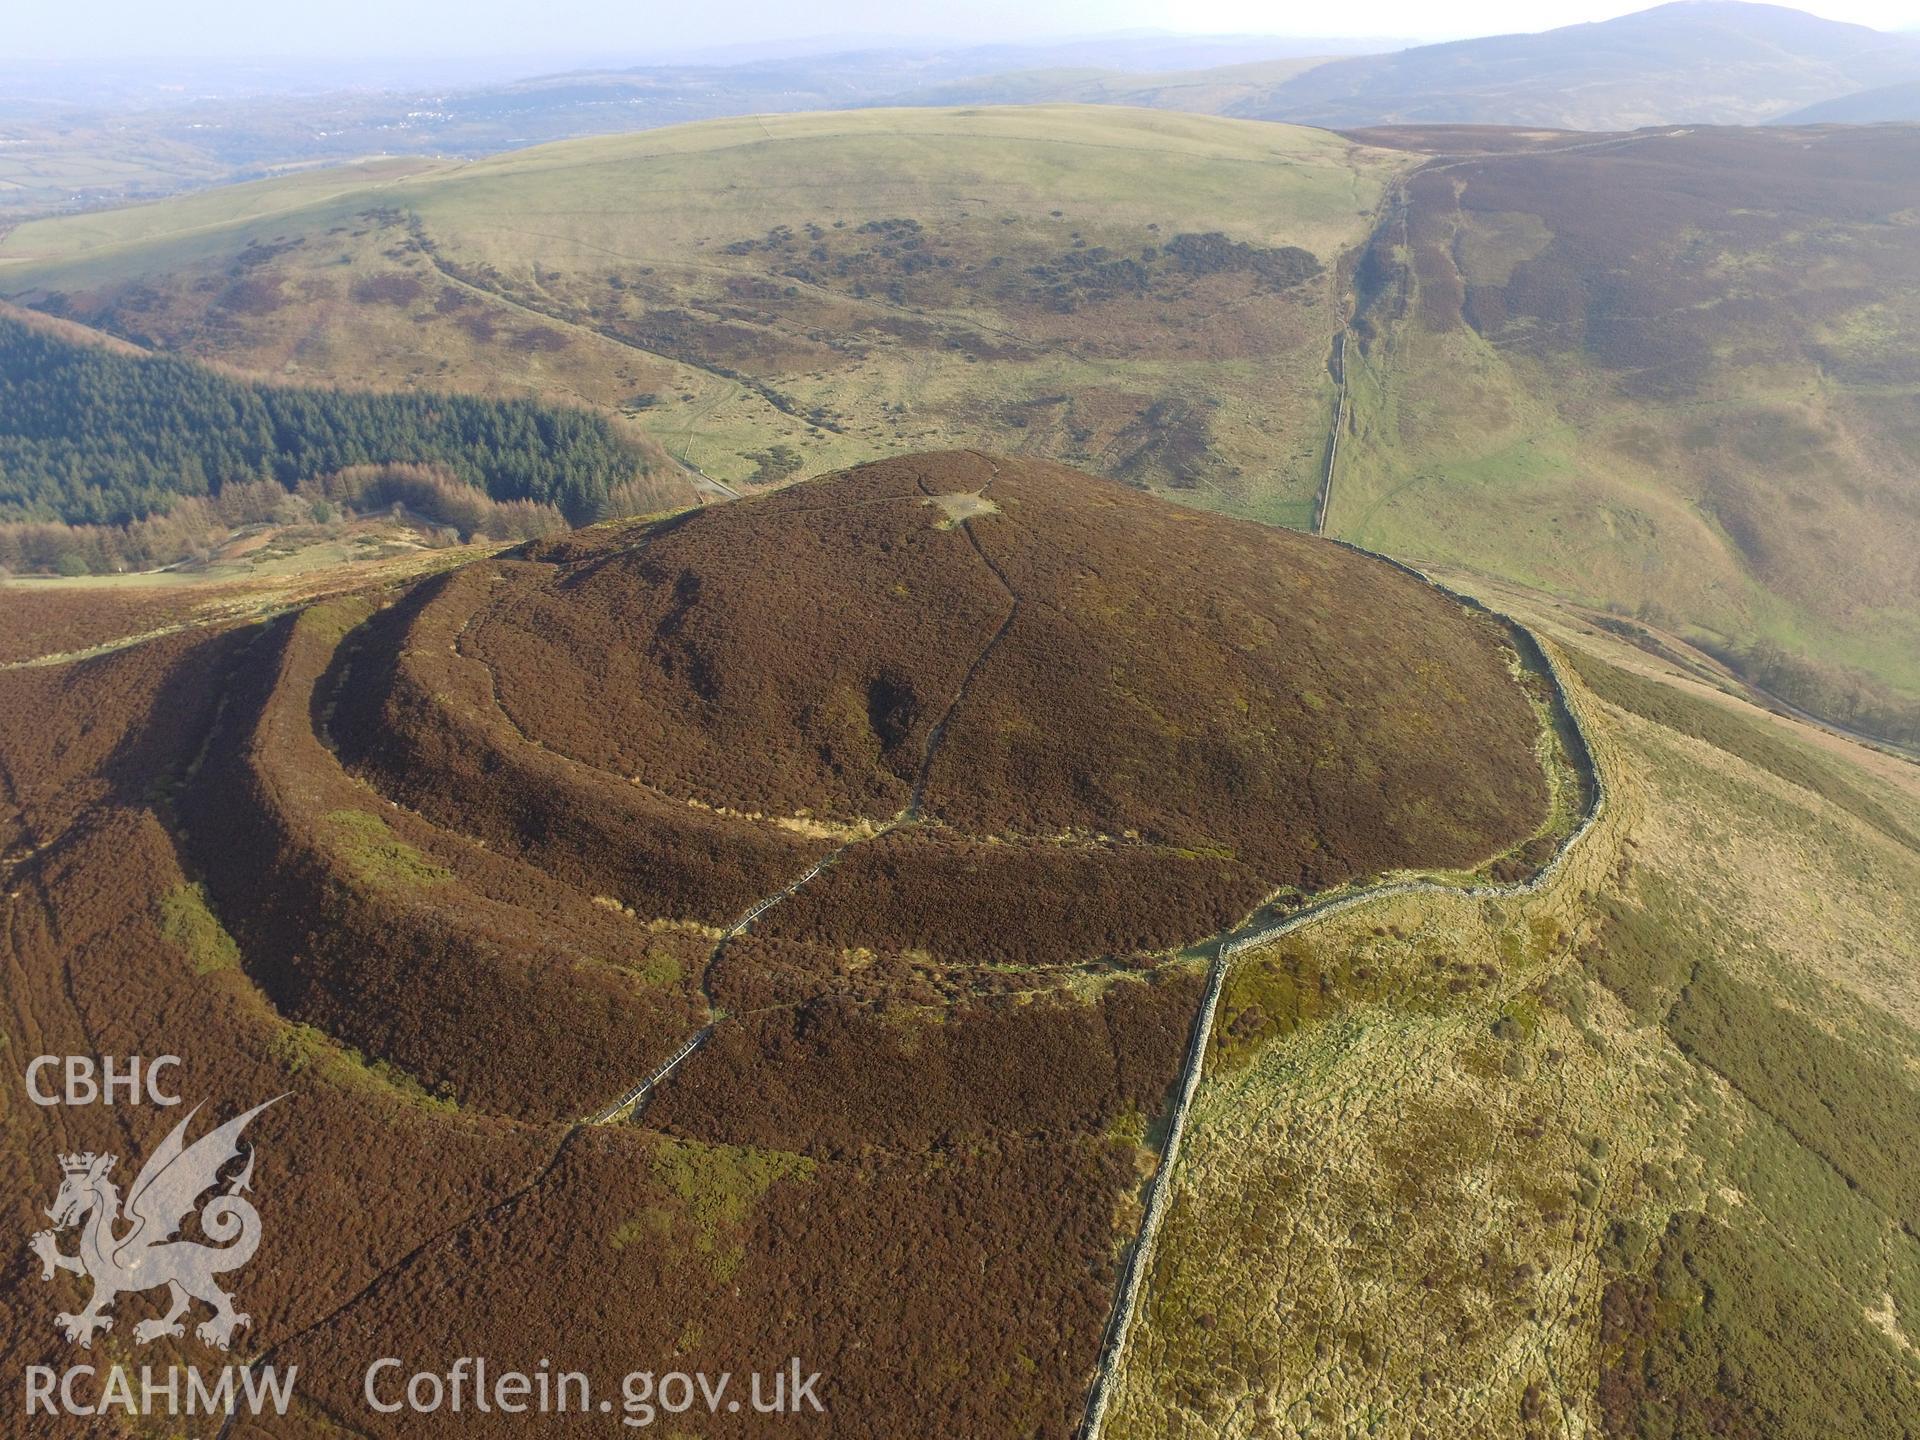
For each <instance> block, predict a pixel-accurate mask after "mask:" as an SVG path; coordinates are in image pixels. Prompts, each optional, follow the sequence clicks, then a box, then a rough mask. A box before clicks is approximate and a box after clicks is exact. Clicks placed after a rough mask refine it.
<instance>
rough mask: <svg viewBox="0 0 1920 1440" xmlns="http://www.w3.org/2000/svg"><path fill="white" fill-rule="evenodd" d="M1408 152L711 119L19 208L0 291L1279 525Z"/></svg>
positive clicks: (1092, 125) (697, 451) (412, 380)
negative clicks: (1346, 272) (919, 453)
mask: <svg viewBox="0 0 1920 1440" xmlns="http://www.w3.org/2000/svg"><path fill="white" fill-rule="evenodd" d="M1410 163H1412V157H1408V156H1405V155H1400V154H1394V153H1389V152H1376V151H1373V150H1369V149H1367V148H1366V147H1363V146H1358V145H1355V144H1353V143H1351V142H1349V141H1346V140H1342V139H1340V138H1339V137H1337V136H1333V135H1329V134H1326V133H1324V132H1320V131H1308V130H1298V129H1293V128H1290V127H1281V126H1272V125H1261V124H1253V123H1248V122H1237V121H1227V120H1211V119H1199V118H1193V117H1188V116H1179V115H1170V114H1162V113H1156V112H1148V111H1138V110H1121V109H1107V108H1100V109H1096V108H1071V107H1043V108H1037V109H1022V110H971V111H969V110H953V111H934V110H916V111H890V112H883V111H872V112H860V113H854V114H836V115H804V116H788V117H783V118H777V119H775V118H768V119H748V120H730V121H720V122H714V123H712V124H705V125H697V126H688V127H685V128H681V129H674V130H664V131H657V132H652V133H649V134H645V135H637V136H624V137H620V138H615V139H601V140H588V141H578V142H572V143H569V144H565V145H557V146H549V147H544V148H541V149H535V150H529V151H524V152H520V153H516V154H512V155H506V156H501V157H497V158H495V159H492V160H489V161H485V162H483V163H479V164H474V165H465V166H445V167H441V168H437V169H434V170H432V171H430V172H428V173H424V174H409V173H405V172H404V171H402V170H398V169H396V168H394V167H369V168H367V169H363V170H360V171H353V170H348V171H334V172H326V173H325V175H324V176H323V175H303V176H300V177H298V178H297V179H289V180H284V181H272V182H263V183H260V184H256V185H246V186H237V187H233V188H231V189H227V190H220V191H214V192H209V193H205V194H201V195H197V196H193V197H189V198H187V199H183V200H179V201H175V202H170V203H166V204H161V205H155V206H149V207H143V208H139V209H133V210H124V211H114V212H106V213H103V214H98V215H89V216H78V217H73V218H70V219H63V220H57V221H49V222H42V223H36V224H31V225H25V226H22V227H20V228H19V229H17V230H15V231H13V232H12V233H11V234H10V235H8V236H6V237H5V240H4V241H3V242H0V289H4V290H5V291H6V292H7V293H9V294H11V295H14V296H18V297H22V298H25V299H26V300H28V301H29V302H30V303H33V304H35V305H37V306H39V307H40V308H43V309H51V310H55V311H57V312H60V313H66V314H70V315H72V316H74V317H76V318H80V319H84V320H86V321H88V322H89V323H92V324H96V325H100V326H102V327H104V328H106V329H108V330H110V331H113V332H114V333H116V334H120V335H125V336H128V337H134V338H138V339H141V340H143V341H148V342H151V343H154V344H157V345H160V346H164V347H166V348H169V349H176V350H180V351H184V352H186V353H189V354H197V355H205V356H218V357H220V358H223V359H225V360H228V361H231V362H234V363H239V364H244V365H247V366H249V367H251V368H255V369H258V370H261V371H265V372H271V373H279V374H287V375H293V376H305V377H313V378H335V377H345V376H352V377H355V378H356V379H357V380H358V381H360V382H362V383H370V384H383V385H392V386H401V387H405V386H422V387H427V386H434V387H439V386H448V387H455V388H463V389H476V390H480V391H482V392H485V393H490V394H525V393H527V392H528V391H529V390H531V391H533V392H535V393H537V394H541V395H544V396H548V397H551V398H564V399H572V400H582V401H586V402H589V403H593V404H597V405H600V406H603V407H606V408H608V409H610V410H616V411H625V412H626V413H628V414H629V415H631V416H632V417H633V418H634V419H635V421H636V422H637V423H638V424H639V425H640V426H642V427H643V428H644V429H645V430H646V431H647V432H648V433H650V434H652V435H653V436H654V437H656V438H657V439H658V440H660V441H661V442H662V443H663V444H665V445H666V446H667V447H668V448H669V449H670V450H672V451H673V452H674V453H675V454H676V455H678V456H680V457H682V458H683V459H685V460H686V461H687V462H689V463H690V464H692V465H695V466H697V467H699V468H700V469H701V470H703V471H705V472H707V473H709V474H711V475H714V476H717V477H718V478H720V479H722V480H726V481H730V482H734V483H736V484H737V483H740V482H748V481H764V480H767V479H772V478H784V477H785V476H786V475H788V474H790V473H792V472H794V471H796V470H797V469H799V468H800V463H801V452H804V455H805V463H806V466H807V468H809V469H817V468H822V467H826V466H830V465H832V464H835V463H841V462H850V461H854V460H860V459H866V458H869V457H871V456H873V455H875V454H885V453H888V452H897V451H903V450H910V449H918V448H925V447H927V446H929V445H944V444H985V443H991V444H994V445H996V446H998V447H1000V448H1003V449H1008V450H1012V451H1014V452H1017V453H1022V454H1031V455H1036V456H1040V457H1045V458H1050V459H1058V460H1063V461H1069V462H1073V463H1078V464H1081V465H1084V466H1088V467H1091V468H1094V469H1098V470H1101V471H1104V472H1106V473H1108V474H1112V475H1116V476H1120V477H1122V478H1126V479H1130V480H1133V481H1136V482H1138V483H1142V484H1146V485H1150V486H1154V487H1161V488H1168V489H1176V490H1180V491H1182V492H1184V493H1186V494H1188V495H1189V496H1191V497H1192V498H1194V499H1196V500H1200V501H1202V502H1203V503H1208V504H1213V505H1217V506H1221V507H1225V508H1230V509H1234V510H1237V511H1242V512H1245V513H1251V514H1256V515H1261V516H1264V517H1266V518H1269V519H1275V520H1284V521H1289V522H1292V523H1304V521H1305V519H1306V516H1307V514H1308V513H1309V510H1310V506H1311V500H1312V494H1313V490H1314V487H1315V485H1316V483H1317V480H1318V472H1319V470H1320V468H1321V461H1322V446H1323V444H1324V441H1325V434H1324V431H1325V425H1324V417H1325V415H1326V414H1327V413H1328V412H1329V409H1330V406H1331V404H1332V395H1333V382H1332V379H1331V376H1330V375H1329V372H1328V368H1327V367H1328V359H1329V356H1330V353H1331V349H1332V345H1333V339H1334V335H1335V333H1336V332H1337V331H1338V329H1339V328H1340V324H1341V315H1340V302H1339V297H1340V292H1341V289H1342V282H1341V277H1340V275H1339V264H1340V258H1341V256H1342V255H1344V254H1347V253H1349V252H1350V251H1352V250H1354V249H1355V248H1356V247H1357V246H1358V245H1360V244H1361V243H1362V241H1363V239H1364V237H1365V234H1366V231H1367V227H1368V225H1369V224H1370V221H1371V216H1372V212H1373V209H1374V207H1375V205H1376V204H1377V203H1378V200H1379V198H1380V195H1381V193H1382V191H1383V188H1384V186H1385V184H1386V183H1387V181H1388V180H1389V179H1390V178H1391V177H1392V176H1393V175H1394V174H1396V173H1397V172H1398V171H1400V170H1402V169H1404V168H1405V167H1406V166H1407V165H1409V164H1410ZM356 179H359V180H360V182H361V183H359V184H357V185H356V184H355V183H354V182H355V180H356Z"/></svg>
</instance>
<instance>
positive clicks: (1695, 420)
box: [1328, 126, 1920, 741]
mask: <svg viewBox="0 0 1920 1440" xmlns="http://www.w3.org/2000/svg"><path fill="white" fill-rule="evenodd" d="M1362 138H1366V139H1369V140H1371V141H1373V142H1375V143H1383V144H1384V143H1393V144H1406V145H1411V146H1414V147H1416V148H1418V149H1424V150H1426V151H1429V152H1430V153H1432V154H1433V155H1434V156H1435V158H1433V159H1432V160H1431V161H1429V163H1428V164H1427V165H1426V166H1424V167H1423V168H1422V169H1420V170H1419V171H1417V172H1416V173H1415V174H1414V175H1413V176H1412V177H1411V178H1410V179H1409V180H1408V181H1407V182H1406V183H1405V184H1404V186H1402V187H1400V188H1399V189H1397V190H1396V192H1395V195H1394V197H1393V200H1392V201H1391V202H1390V203H1389V204H1388V205H1387V206H1386V207H1385V208H1384V209H1383V212H1382V221H1381V224H1380V226H1379V228H1378V229H1377V231H1376V232H1375V235H1374V238H1373V241H1372V244H1371V246H1370V249H1369V252H1368V255H1367V257H1366V258H1365V259H1364V260H1363V261H1362V262H1361V264H1360V265H1359V266H1358V267H1357V272H1356V275H1357V280H1356V284H1357V291H1358V294H1357V306H1358V318H1357V321H1356V325H1355V341H1356V343H1355V344H1354V345H1352V346H1351V347H1349V351H1348V354H1349V358H1350V359H1351V361H1352V363H1351V364H1350V365H1349V367H1348V378H1349V381H1350V391H1349V393H1350V397H1351V405H1350V407H1349V412H1348V413H1349V415H1350V416H1351V432H1350V433H1349V434H1348V435H1347V436H1345V437H1344V442H1343V444H1342V446H1341V450H1340V474H1339V477H1338V480H1337V483H1336V487H1335V496H1334V500H1333V504H1332V507H1331V509H1330V512H1329V516H1328V524H1329V529H1330V531H1331V532H1332V533H1335V534H1339V535H1343V536H1346V537H1347V538H1350V539H1353V540H1356V541H1359V542H1360V543H1362V544H1365V545H1368V546H1370V547H1373V548H1377V549H1381V550H1385V551H1387V552H1388V553H1390V554H1396V555H1405V556H1419V557H1425V558H1428V559H1436V560H1438V559H1444V560H1449V561H1453V562H1457V563H1461V564H1465V565H1468V566H1471V567H1473V568H1475V569H1477V570H1479V571H1481V572H1482V573H1485V574H1490V575H1502V576H1505V577H1508V578H1511V579H1515V580H1518V581H1521V582H1523V583H1525V584H1528V585H1532V586H1534V587H1536V588H1541V589H1550V590H1553V591H1556V592H1558V593H1560V594H1562V595H1566V596H1571V597H1573V598H1576V599H1579V600H1581V601H1582V602H1583V603H1587V604H1591V605H1596V606H1608V607H1611V608H1614V609H1616V610H1619V611H1622V612H1637V613H1638V614H1639V615H1640V616H1641V617H1642V618H1644V619H1648V620H1651V621H1653V622H1654V623H1656V624H1664V625H1667V626H1669V627H1671V628H1673V629H1676V630H1678V631H1680V632H1682V633H1683V634H1685V635H1686V636H1687V637H1688V638H1690V639H1692V640H1695V641H1696V642H1698V643H1700V644H1702V645H1703V646H1705V647H1707V648H1709V649H1711V650H1713V651H1714V652H1715V653H1717V654H1720V655H1722V656H1723V657H1725V658H1727V659H1729V660H1731V661H1733V662H1734V663H1735V664H1736V666H1737V667H1738V668H1739V669H1740V670H1741V671H1742V672H1743V673H1744V674H1746V675H1747V676H1749V677H1750V678H1753V679H1755V680H1758V681H1759V683H1760V684H1761V685H1763V686H1765V687H1766V688H1767V689H1769V690H1773V691H1775V692H1777V693H1780V694H1782V695H1784V696H1786V697H1787V698H1788V699H1791V700H1794V701H1795V702H1796V703H1798V704H1800V705H1802V706H1804V707H1805V708H1807V709H1810V710H1814V711H1816V712H1818V713H1820V714H1822V715H1824V716H1826V717H1829V718H1832V719H1837V720H1840V721H1842V722H1844V723H1848V724H1852V725H1855V726H1857V727H1858V728H1861V729H1865V730H1868V731H1872V732H1873V733H1876V734H1879V735H1882V736H1885V737H1888V738H1894V739H1906V740H1909V741H1911V740H1912V738H1913V737H1914V736H1915V735H1920V668H1917V667H1920V571H1916V569H1915V567H1914V565H1913V560H1912V557H1913V554H1914V549H1915V545H1916V544H1917V543H1920V506H1917V504H1916V499H1915V495H1914V490H1913V484H1912V474H1913V465H1914V461H1915V458H1916V456H1920V430H1916V428H1915V425H1914V410H1913V405H1912V397H1913V390H1914V386H1915V384H1916V382H1920V368H1916V366H1917V363H1920V362H1916V357H1917V356H1920V310H1917V309H1916V305H1915V298H1914V297H1915V296H1916V295H1920V229H1916V227H1915V226H1914V225H1912V224H1911V223H1909V222H1910V219H1911V216H1912V214H1913V213H1914V211H1913V207H1914V203H1915V199H1916V195H1915V191H1914V187H1913V185H1912V183H1911V177H1912V176H1913V175H1914V174H1916V173H1920V130H1916V129H1913V128H1911V127H1904V126H1887V127H1877V128H1870V129H1851V130H1850V129H1844V128H1836V127H1825V128H1819V129H1804V130H1795V129H1785V128H1765V129H1743V130H1734V129H1693V130H1676V131H1646V132H1640V133H1636V134H1633V135H1627V136H1615V137H1602V138H1598V139H1585V140H1575V139H1574V138H1573V137H1554V136H1545V137H1533V138H1532V139H1531V140H1530V141H1527V142H1526V143H1521V140H1520V139H1519V138H1516V137H1514V136H1513V135H1512V132H1487V131H1482V130H1466V131H1456V130H1452V129H1449V128H1447V127H1434V128H1428V129H1424V130H1407V131H1370V132H1366V133H1365V135H1364V136H1363V137H1362Z"/></svg>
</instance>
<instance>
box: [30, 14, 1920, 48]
mask: <svg viewBox="0 0 1920 1440" xmlns="http://www.w3.org/2000/svg"><path fill="white" fill-rule="evenodd" d="M1643 8H1646V7H1645V5H1644V4H1631V3H1627V4H1623V3H1619V0H1613V3H1608V0H1599V3H1583V0H1457V3H1455V4H1453V5H1451V6H1448V7H1445V9H1444V11H1441V10H1440V7H1436V6H1435V5H1434V4H1433V3H1432V0H1362V3H1358V4H1351V5H1326V4H1311V5H1309V4H1300V3H1286V0H1282V3H1274V0H939V3H934V4H921V5H914V4H911V3H905V4H903V3H901V0H702V3H696V4H688V3H686V0H326V3H314V0H0V60H20V59H29V58H40V57H59V58H69V59H80V58H89V57H91V58H102V59H116V60H125V59H129V58H138V57H141V56H149V55H150V56H167V57H195V58H205V59H219V58H243V57H244V58H252V57H265V56H305V57H312V58H328V59H336V58H337V59H381V58H391V57H395V56H420V57H431V56H439V57H442V58H453V57H474V56H487V57H505V56H513V55H523V56H525V57H527V59H528V60H529V61H536V60H539V59H543V58H547V57H556V56H566V57H569V58H580V57H588V56H598V57H604V58H606V59H609V60H613V59H622V60H639V59H645V58H648V57H651V56H658V55H662V54H663V53H666V52H671V51H675V50H682V49H685V48H688V47H696V46H714V45H727V44H736V43H741V42H754V41H768V40H778V39H786V38H799V37H808V36H824V35H831V36H849V37H852V36H859V35H873V36H885V37H889V38H929V39H932V38H939V39H949V38H950V39H958V40H970V41H979V40H987V39H1001V40H1020V39H1027V40H1031V39H1047V38H1055V37H1059V36H1064V35H1087V34H1095V33H1100V32H1106V31H1114V30H1126V29H1165V30H1177V31H1184V32H1187V33H1213V34H1221V33H1241V34H1265V35H1396V36H1409V37H1419V38H1436V39H1437V38H1451V37H1453V36H1460V35H1475V34H1482V35H1483V34H1493V33H1499V32H1503V31H1511V30H1544V29H1548V28H1550V27H1552V26H1555V25H1567V24H1572V23H1575V22H1577V21H1581V20H1599V19H1605V18H1607V17H1609V16H1612V15H1619V14H1624V13H1626V12H1628V11H1630V10H1636V9H1643ZM1796 8H1801V9H1806V10H1810V11H1812V12H1814V13H1815V14H1818V15H1824V16H1827V17H1828V18H1831V19H1835V20H1852V21H1856V22H1858V23H1860V24H1865V25H1874V26H1878V27H1880V28H1882V29H1904V28H1911V27H1915V26H1920V0H1811V3H1807V4H1804V5H1800V6H1798V7H1796ZM1442 16H1444V18H1442Z"/></svg>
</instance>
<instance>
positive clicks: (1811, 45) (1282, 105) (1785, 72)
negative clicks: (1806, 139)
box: [1230, 0, 1920, 130]
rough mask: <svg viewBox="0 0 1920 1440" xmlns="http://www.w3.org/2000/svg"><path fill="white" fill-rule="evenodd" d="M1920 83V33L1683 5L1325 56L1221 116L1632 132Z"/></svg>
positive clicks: (1783, 110) (1742, 117)
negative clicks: (1394, 50)
mask: <svg viewBox="0 0 1920 1440" xmlns="http://www.w3.org/2000/svg"><path fill="white" fill-rule="evenodd" d="M1915 83H1920V40H1916V39H1915V38H1913V37H1911V36H1899V35H1889V34H1886V33H1884V32H1881V31H1878V30H1869V29H1867V28H1866V27H1865V26H1861V25H1843V24H1838V23H1836V22H1834V21H1831V20H1822V19H1819V18H1817V17H1815V16H1812V15H1808V14H1805V13H1803V12H1801V11H1798V10H1788V9H1784V8H1781V7H1779V6H1774V5H1750V4H1741V3H1735V0H1681V3H1679V4H1673V5H1662V6H1659V7H1658V8H1657V9H1653V10H1645V11H1641V12H1640V13H1638V14H1635V15H1626V16H1622V17H1621V18H1619V19H1617V20H1608V21H1604V22H1601V23H1599V24H1592V25H1569V26H1566V27H1564V28H1562V29H1558V30H1548V31H1545V32H1543V33H1540V34H1537V35H1498V36H1493V37H1491V38H1488V39H1483V40H1461V41H1457V42H1454V43H1452V44H1447V45H1422V46H1419V47H1418V48H1416V49H1412V50H1403V51H1401V52H1399V53H1398V54H1393V55H1371V56H1364V57H1359V58H1355V59H1348V60H1334V61H1329V62H1328V63H1327V64H1325V65H1320V66H1316V67H1314V68H1313V69H1312V70H1309V71H1307V72H1305V73H1304V74H1301V75H1299V76H1296V77H1294V78H1292V79H1290V80H1288V81H1286V82H1285V83H1284V84H1282V85H1281V86H1279V87H1277V88H1276V89H1275V91H1274V92H1273V93H1272V95H1271V96H1269V97H1268V98H1267V100H1266V101H1265V103H1263V104H1260V105H1257V106H1241V107H1237V108H1236V109H1235V110H1233V111H1232V112H1230V113H1234V114H1240V115H1246V116H1250V117H1253V118H1258V119H1267V120H1290V121H1294V122H1297V123H1300V124H1307V125H1324V126H1328V127H1333V128H1347V127H1353V126H1362V125H1389V124H1478V125H1527V126H1540V127H1547V128H1553V129H1563V130H1632V129H1637V128H1639V127H1641V126H1646V125H1673V124H1700V125H1737V124H1753V123H1757V122H1761V121H1768V120H1775V119H1778V118H1779V117H1781V116H1783V115H1786V114H1789V113H1791V112H1794V111H1797V110H1801V109H1802V108H1803V107H1806V106H1811V105H1817V104H1820V103H1821V102H1826V101H1832V100H1834V99H1836V98H1837V97H1842V96H1847V95H1851V94H1854V93H1855V92H1858V91H1863V90H1868V89H1872V88H1875V87H1879V86H1887V85H1896V84H1905V85H1907V86H1912V85H1913V84H1915Z"/></svg>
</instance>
